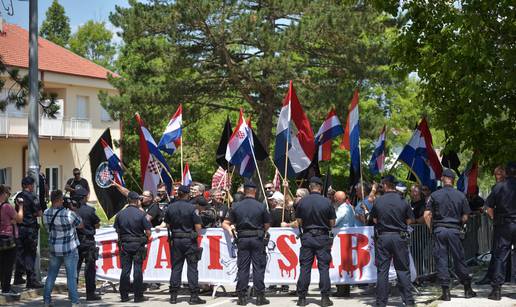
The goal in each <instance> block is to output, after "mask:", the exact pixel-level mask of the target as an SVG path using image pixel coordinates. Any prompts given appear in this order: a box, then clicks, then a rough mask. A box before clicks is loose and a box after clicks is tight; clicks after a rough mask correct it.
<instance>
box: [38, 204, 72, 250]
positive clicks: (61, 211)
mask: <svg viewBox="0 0 516 307" xmlns="http://www.w3.org/2000/svg"><path fill="white" fill-rule="evenodd" d="M54 216H55V218H54ZM52 220H53V222H52ZM43 223H44V224H45V227H46V229H47V230H48V245H49V248H50V253H51V254H52V255H54V256H66V255H68V254H69V253H71V252H73V251H74V250H75V249H76V248H77V246H79V239H78V237H77V232H76V230H75V227H77V226H79V225H80V224H81V218H80V217H79V216H77V214H75V212H73V211H71V210H68V209H66V208H62V207H61V208H53V207H50V208H48V209H47V210H45V212H44V214H43Z"/></svg>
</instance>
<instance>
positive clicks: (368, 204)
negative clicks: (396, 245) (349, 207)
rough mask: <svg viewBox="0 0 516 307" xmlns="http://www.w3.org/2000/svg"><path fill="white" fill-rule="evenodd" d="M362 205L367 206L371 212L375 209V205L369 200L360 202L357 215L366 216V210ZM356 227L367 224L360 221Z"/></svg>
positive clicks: (356, 223) (356, 210)
mask: <svg viewBox="0 0 516 307" xmlns="http://www.w3.org/2000/svg"><path fill="white" fill-rule="evenodd" d="M362 203H364V204H365V206H366V208H367V210H369V212H371V210H372V209H373V204H372V203H371V202H370V201H369V200H368V199H366V200H365V201H359V202H358V203H357V205H356V207H355V215H364V214H365V211H364V208H362ZM355 225H356V226H365V224H364V223H362V222H361V221H359V220H355Z"/></svg>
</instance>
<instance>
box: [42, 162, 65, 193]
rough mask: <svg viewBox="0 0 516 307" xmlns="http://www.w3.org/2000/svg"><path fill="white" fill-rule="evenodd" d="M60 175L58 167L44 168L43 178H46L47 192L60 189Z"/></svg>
mask: <svg viewBox="0 0 516 307" xmlns="http://www.w3.org/2000/svg"><path fill="white" fill-rule="evenodd" d="M60 173H61V172H60V171H59V166H49V167H47V168H45V177H46V178H47V182H48V190H49V191H54V190H57V189H59V188H60V187H59V186H60V184H59V182H60V181H59V179H60V178H59V177H60Z"/></svg>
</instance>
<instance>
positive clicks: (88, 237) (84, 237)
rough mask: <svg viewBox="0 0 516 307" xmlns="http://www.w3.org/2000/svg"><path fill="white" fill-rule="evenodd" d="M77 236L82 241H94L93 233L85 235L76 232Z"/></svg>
mask: <svg viewBox="0 0 516 307" xmlns="http://www.w3.org/2000/svg"><path fill="white" fill-rule="evenodd" d="M77 237H78V238H79V241H80V242H81V244H82V243H89V242H90V241H93V242H95V236H94V235H85V234H80V233H77Z"/></svg>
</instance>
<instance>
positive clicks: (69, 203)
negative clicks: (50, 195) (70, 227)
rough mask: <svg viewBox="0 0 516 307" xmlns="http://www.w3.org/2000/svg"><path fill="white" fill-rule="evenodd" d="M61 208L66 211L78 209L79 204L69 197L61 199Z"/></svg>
mask: <svg viewBox="0 0 516 307" xmlns="http://www.w3.org/2000/svg"><path fill="white" fill-rule="evenodd" d="M63 207H65V208H66V209H75V208H78V207H79V203H78V202H77V200H75V199H73V198H71V197H63Z"/></svg>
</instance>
